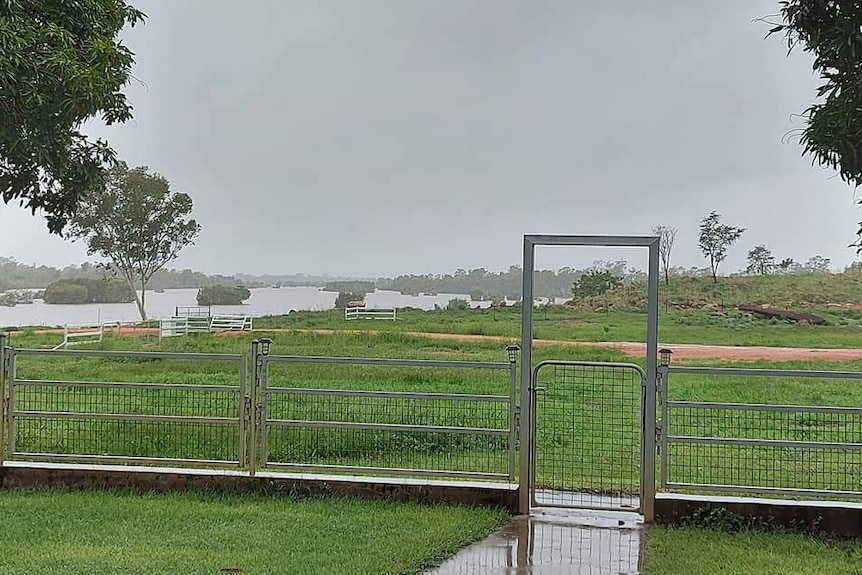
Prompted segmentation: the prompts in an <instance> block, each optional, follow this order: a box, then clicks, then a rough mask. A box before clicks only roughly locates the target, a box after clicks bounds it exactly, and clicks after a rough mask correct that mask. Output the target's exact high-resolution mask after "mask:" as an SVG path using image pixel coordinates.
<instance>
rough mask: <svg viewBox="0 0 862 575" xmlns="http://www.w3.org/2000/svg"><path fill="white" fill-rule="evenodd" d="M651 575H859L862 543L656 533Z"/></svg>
mask: <svg viewBox="0 0 862 575" xmlns="http://www.w3.org/2000/svg"><path fill="white" fill-rule="evenodd" d="M645 573H646V575H860V574H862V542H860V541H838V540H833V541H828V540H827V541H824V540H819V539H815V538H812V537H810V536H807V535H799V534H787V533H771V532H759V531H740V532H733V533H732V532H727V531H721V530H711V529H702V528H697V527H682V528H669V527H652V528H651V529H650V530H649V534H648V537H647V550H646V570H645Z"/></svg>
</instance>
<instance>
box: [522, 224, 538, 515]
mask: <svg viewBox="0 0 862 575" xmlns="http://www.w3.org/2000/svg"><path fill="white" fill-rule="evenodd" d="M535 252H536V247H535V244H534V243H533V241H532V239H530V238H529V237H527V236H524V262H523V267H522V268H521V273H522V274H523V277H522V281H521V283H522V286H521V465H520V472H519V477H518V479H519V485H518V513H520V514H522V515H523V514H529V513H530V493H531V489H532V482H533V469H532V465H531V463H532V454H533V439H534V438H533V373H532V366H533V267H534V259H535Z"/></svg>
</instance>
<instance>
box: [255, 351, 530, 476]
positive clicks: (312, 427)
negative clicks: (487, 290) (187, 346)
mask: <svg viewBox="0 0 862 575" xmlns="http://www.w3.org/2000/svg"><path fill="white" fill-rule="evenodd" d="M327 359H329V360H331V362H330V361H327ZM264 373H265V376H264V377H263V385H262V386H261V387H262V391H261V395H262V404H263V406H264V413H265V416H264V422H263V433H262V436H261V451H262V460H263V462H264V466H266V467H269V468H286V469H295V470H304V471H326V472H340V471H343V472H348V473H362V474H385V475H417V476H439V477H469V478H476V479H503V480H504V479H509V480H511V479H513V478H514V463H515V444H514V441H515V437H514V393H515V389H514V377H513V376H514V368H513V367H512V365H511V364H506V363H485V364H482V363H476V362H472V363H470V362H464V363H460V364H459V363H458V362H438V361H432V360H409V361H406V360H383V359H376V358H375V359H363V358H353V359H352V360H351V359H350V358H302V357H286V356H281V357H280V356H270V357H267V358H266V367H265V368H264ZM507 373H508V375H509V377H507ZM312 385H314V387H312Z"/></svg>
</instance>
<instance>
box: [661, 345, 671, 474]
mask: <svg viewBox="0 0 862 575" xmlns="http://www.w3.org/2000/svg"><path fill="white" fill-rule="evenodd" d="M658 353H659V356H660V361H659V366H658V390H657V391H658V396H659V401H661V420H660V422H659V428H658V432H659V437H658V440H659V452H660V453H661V471H660V475H661V488H662V490H666V489H667V474H668V468H667V465H668V453H667V436H668V434H669V433H670V424H669V422H668V408H667V400H668V392H667V385H668V375H669V373H670V356H671V355H672V354H673V350H671V349H667V348H662V349H660V350H659V351H658Z"/></svg>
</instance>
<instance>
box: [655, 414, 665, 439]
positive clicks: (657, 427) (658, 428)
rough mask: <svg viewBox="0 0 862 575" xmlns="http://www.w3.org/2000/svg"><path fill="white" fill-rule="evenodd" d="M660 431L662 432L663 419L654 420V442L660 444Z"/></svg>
mask: <svg viewBox="0 0 862 575" xmlns="http://www.w3.org/2000/svg"><path fill="white" fill-rule="evenodd" d="M662 433H664V420H663V419H659V420H658V421H656V422H655V441H656V444H660V442H661V437H662Z"/></svg>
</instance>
